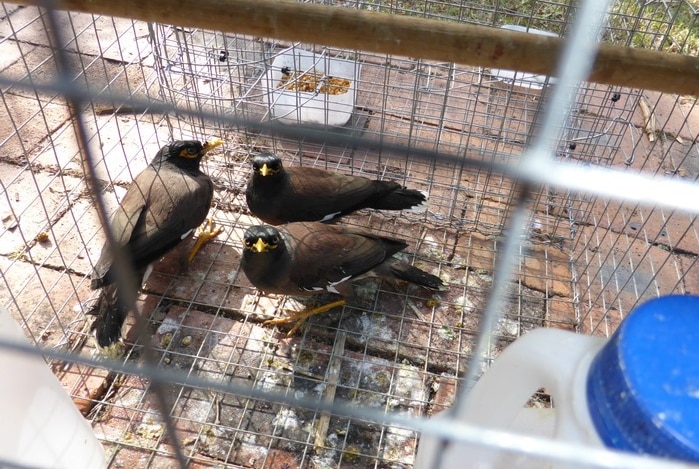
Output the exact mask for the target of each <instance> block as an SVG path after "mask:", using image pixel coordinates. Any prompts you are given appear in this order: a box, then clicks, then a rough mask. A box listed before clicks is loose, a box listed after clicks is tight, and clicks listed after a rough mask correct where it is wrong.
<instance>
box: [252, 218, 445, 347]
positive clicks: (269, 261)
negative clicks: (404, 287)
mask: <svg viewBox="0 0 699 469" xmlns="http://www.w3.org/2000/svg"><path fill="white" fill-rule="evenodd" d="M243 242H244V245H245V249H244V251H243V259H242V268H243V272H245V275H246V276H247V277H248V279H249V280H250V282H251V283H252V284H253V285H255V287H257V288H258V289H260V290H262V291H263V292H265V293H276V294H281V295H290V296H310V295H314V294H318V293H323V292H330V293H336V294H339V295H341V296H342V297H343V298H347V299H349V298H351V297H352V296H353V289H352V282H354V281H355V280H357V279H359V278H362V277H367V276H378V277H381V278H383V279H387V280H389V281H401V280H402V281H406V282H410V283H414V284H416V285H419V286H421V287H424V288H428V289H431V290H443V289H444V283H442V281H441V280H440V279H439V277H436V276H434V275H432V274H428V273H427V272H423V271H422V270H420V269H418V268H417V267H413V266H411V265H410V264H408V263H406V262H402V261H400V260H399V259H396V258H395V257H393V255H394V254H396V253H397V252H399V251H402V250H403V249H405V248H406V247H407V246H408V245H407V243H406V242H405V241H403V240H400V239H395V238H389V237H385V236H379V235H376V234H373V233H370V232H368V231H364V230H360V229H357V228H350V227H344V226H338V225H332V224H325V223H317V222H296V223H288V224H286V225H283V226H280V227H274V226H270V225H255V226H252V227H250V228H248V229H247V230H246V231H245V235H244V239H243ZM343 304H345V299H342V300H339V301H336V302H333V303H330V304H328V305H325V306H322V307H320V308H315V309H310V310H306V311H301V312H297V313H295V314H294V315H293V316H290V317H285V318H279V319H273V320H271V321H267V324H281V323H286V322H293V321H297V324H296V325H295V327H294V328H293V329H292V330H291V331H290V332H289V334H291V333H293V332H294V331H295V330H296V329H297V328H298V327H299V326H300V325H301V323H302V322H303V321H304V320H305V319H306V318H308V317H310V316H313V315H315V314H319V313H323V312H326V311H328V310H330V309H332V308H335V307H338V306H342V305H343Z"/></svg>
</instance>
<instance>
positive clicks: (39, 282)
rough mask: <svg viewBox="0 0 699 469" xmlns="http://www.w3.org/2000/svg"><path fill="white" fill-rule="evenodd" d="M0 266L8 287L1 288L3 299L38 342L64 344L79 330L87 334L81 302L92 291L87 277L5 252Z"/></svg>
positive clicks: (2, 301) (79, 332)
mask: <svg viewBox="0 0 699 469" xmlns="http://www.w3.org/2000/svg"><path fill="white" fill-rule="evenodd" d="M0 269H2V273H3V279H4V284H5V287H6V288H2V289H0V303H2V304H3V305H5V306H6V307H7V309H8V311H9V312H10V314H12V316H13V317H14V318H15V320H17V321H18V322H19V323H20V324H21V325H22V326H23V327H25V332H27V335H28V336H29V338H30V339H31V340H32V341H33V342H34V343H36V344H37V345H40V346H43V347H62V346H64V345H65V344H67V343H68V342H69V341H72V340H73V338H74V337H73V336H74V335H75V334H77V335H80V334H83V332H82V324H83V321H84V314H83V311H82V309H81V307H80V305H81V304H82V303H84V302H85V301H87V300H88V298H89V297H90V294H91V291H90V288H89V285H88V284H87V282H86V281H85V279H84V278H83V277H80V276H77V275H72V274H68V273H65V272H60V271H56V270H52V269H44V268H39V267H37V266H35V265H32V264H29V263H27V262H24V261H20V260H15V261H13V260H10V259H8V258H6V257H3V256H0Z"/></svg>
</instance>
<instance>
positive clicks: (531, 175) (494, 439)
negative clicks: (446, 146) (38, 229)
mask: <svg viewBox="0 0 699 469" xmlns="http://www.w3.org/2000/svg"><path fill="white" fill-rule="evenodd" d="M2 83H3V84H7V85H16V84H17V83H16V82H14V81H12V80H5V81H4V82H2ZM52 85H56V86H52ZM52 85H49V86H47V87H42V86H40V85H39V84H35V86H33V87H31V88H28V89H29V90H34V91H47V92H53V93H62V94H65V95H66V96H68V97H72V98H73V99H76V100H81V99H85V97H86V96H91V95H90V94H86V93H85V92H84V90H80V89H76V88H75V87H73V86H70V85H67V84H65V83H60V82H59V83H54V84H52ZM91 97H92V98H93V99H95V101H99V99H100V97H99V96H91ZM109 98H112V99H114V98H116V99H115V100H116V101H117V102H126V103H129V104H132V105H134V106H135V107H138V105H145V106H150V109H153V110H155V111H167V112H172V111H178V112H181V113H182V114H184V115H196V116H197V118H199V116H202V117H204V118H206V119H207V121H209V122H210V121H212V120H213V119H214V118H218V116H217V115H211V114H207V113H199V112H197V113H196V114H193V113H192V112H189V113H188V112H187V110H185V111H183V110H181V109H179V108H177V109H175V108H173V107H172V106H168V105H163V106H160V107H158V106H153V104H152V103H150V102H147V101H146V102H139V100H137V99H136V100H135V99H132V98H131V97H130V96H128V95H125V96H121V97H119V96H110V97H109ZM42 117H43V114H42ZM229 122H230V123H231V124H234V125H239V126H242V125H247V126H248V127H250V128H254V127H255V126H256V124H257V123H256V122H255V121H245V120H243V119H236V118H233V119H229ZM46 126H47V127H48V124H47V123H46ZM257 127H258V128H264V127H265V126H261V125H259V124H257ZM266 130H270V129H266ZM273 130H274V131H275V132H277V133H278V134H280V135H284V134H286V136H287V137H291V136H293V134H294V132H293V131H291V130H289V129H273ZM313 135H315V136H316V137H320V138H321V139H322V140H328V139H329V138H330V139H335V140H336V141H337V142H339V143H342V144H352V145H356V146H358V147H362V146H364V147H365V148H367V149H381V150H382V151H383V152H385V153H389V152H390V151H391V150H392V151H393V152H394V153H400V152H404V151H408V150H409V152H410V154H411V156H412V157H413V158H415V160H416V161H420V160H424V161H426V162H427V163H430V162H432V161H434V160H435V157H436V156H438V155H436V154H435V152H434V151H433V150H430V151H425V150H423V149H420V148H406V147H404V146H402V145H393V146H392V145H391V144H389V143H386V142H379V143H377V142H376V141H375V140H372V139H366V138H361V137H359V138H357V137H354V136H352V137H351V138H350V137H347V136H332V137H327V136H324V135H318V134H313V133H308V134H305V135H304V136H305V137H307V138H312V137H313ZM84 147H85V148H86V154H87V157H88V161H90V160H89V157H90V156H92V157H93V161H97V160H98V159H97V158H94V156H95V155H94V153H92V155H91V149H90V146H89V145H84ZM144 153H145V152H144ZM509 156H510V155H508V154H504V155H502V159H501V160H500V161H507V158H508V157H509ZM439 157H440V161H444V162H447V163H451V164H453V165H454V166H455V167H456V166H457V165H462V161H461V160H460V159H456V158H455V157H454V156H453V155H448V154H447V155H439ZM319 161H320V160H319ZM326 161H327V160H323V163H322V164H327V162H326ZM467 163H468V164H469V166H473V167H477V168H482V169H483V170H487V171H488V172H487V173H484V175H483V177H486V178H491V177H493V176H492V172H493V171H495V172H496V173H501V174H504V175H505V176H507V177H512V178H515V179H519V180H522V181H525V182H528V183H530V184H539V183H548V182H551V185H552V187H555V188H561V189H563V190H570V188H571V187H578V188H579V187H584V188H585V190H586V191H587V192H589V193H592V194H594V193H604V194H609V193H610V192H611V193H614V194H616V195H621V198H623V199H625V200H631V201H633V200H634V195H635V194H634V193H626V192H624V191H623V188H622V189H618V188H615V187H612V188H601V189H600V188H598V187H596V186H595V183H596V181H595V179H590V177H592V178H594V177H595V176H598V175H604V176H605V178H609V180H611V179H613V180H615V181H621V182H622V183H624V182H625V183H627V184H628V185H629V186H633V185H634V184H638V183H639V182H641V181H643V182H645V181H646V179H645V178H642V177H638V176H637V175H631V174H624V173H621V174H620V173H619V172H618V171H615V172H609V171H604V172H600V171H596V170H595V169H593V168H584V167H583V168H581V167H580V166H578V165H576V164H560V163H556V164H555V165H553V164H551V163H546V164H542V165H540V166H539V167H538V168H536V169H537V170H536V171H535V170H533V169H531V168H526V167H525V168H521V167H513V166H509V165H507V164H504V163H498V160H497V159H495V158H493V161H488V160H486V161H483V160H479V159H478V158H473V159H471V160H469V161H467ZM93 166H94V164H93ZM542 170H544V171H542ZM549 170H557V171H560V172H561V173H563V174H564V175H567V176H568V177H569V179H567V180H558V179H556V180H554V179H555V178H554V177H553V176H551V175H549V174H548V171H549ZM566 170H567V172H566ZM577 178H580V179H581V181H580V182H576V181H574V180H573V179H577ZM664 182H665V181H655V182H652V181H651V182H650V183H649V185H647V186H645V187H644V190H648V192H649V193H650V195H649V196H647V199H646V200H649V201H655V200H656V197H654V196H653V194H652V191H653V190H654V189H663V188H665V187H671V188H683V187H684V189H686V190H687V191H688V192H687V193H688V194H689V195H693V196H695V195H696V187H694V186H693V185H688V184H674V181H673V184H667V185H666V184H664ZM576 184H577V185H576ZM37 187H39V186H38V185H37ZM5 195H6V197H9V194H8V192H7V191H6V192H5ZM545 195H547V194H545V191H543V190H542V191H541V192H540V197H544V196H545ZM678 195H679V197H678ZM681 197H682V195H681V194H671V195H670V196H669V197H666V198H665V202H666V203H668V205H669V206H670V207H673V206H682V205H681V204H682V203H685V200H682V199H681ZM37 200H42V201H43V199H41V198H38V199H37ZM691 210H696V209H695V208H694V207H691ZM44 211H45V212H47V213H48V212H51V210H50V209H49V208H48V207H46V208H44ZM480 213H482V214H484V212H480ZM56 214H57V213H51V215H53V217H54V218H55V215H56ZM515 215H519V216H520V217H524V218H525V219H526V216H525V215H526V213H525V212H522V211H515V212H504V213H502V216H503V218H505V219H507V218H508V217H512V216H515ZM483 216H484V215H483ZM509 220H510V223H509V225H510V226H516V225H512V224H511V220H512V218H509ZM20 229H21V227H20ZM512 231H516V230H512ZM510 236H513V235H512V232H510ZM23 238H25V239H30V238H31V237H30V236H23ZM682 238H684V236H680V239H682ZM510 239H514V238H510ZM517 244H519V243H517ZM59 253H60V251H59ZM517 257H518V256H517V255H513V256H506V257H505V258H506V259H511V260H512V259H516V258H517ZM496 272H498V273H502V275H501V277H502V278H503V279H504V278H506V277H507V276H506V275H505V274H504V273H505V272H506V271H505V270H500V269H498V270H497V271H496ZM590 274H594V273H593V272H590ZM36 277H39V276H38V274H36ZM496 280H497V277H496ZM520 287H521V284H520ZM49 297H50V296H49ZM375 309H376V308H375ZM54 310H60V309H59V308H58V307H55V309H54ZM217 314H219V313H217ZM605 317H606V316H605ZM66 329H69V327H66ZM240 337H242V335H241V336H240ZM307 339H309V338H308V337H307V336H304V340H307ZM436 351H438V350H435V352H436ZM46 353H47V355H49V356H54V357H56V358H58V359H67V360H69V361H79V362H81V363H86V364H89V365H91V366H95V365H96V366H102V364H97V363H95V362H94V361H92V360H85V361H81V360H82V359H80V358H79V357H78V358H76V357H73V356H68V357H66V356H64V355H61V354H60V353H58V352H52V351H47V352H46ZM170 353H171V354H172V355H178V353H177V352H176V351H170ZM180 355H182V354H181V353H180ZM196 355H197V356H199V353H198V352H197V354H196ZM396 357H399V356H398V355H396ZM164 360H165V357H164V356H163V357H162V358H161V363H162V362H163V361H164ZM108 368H110V369H113V370H117V371H130V372H131V373H132V374H134V375H137V376H148V377H149V378H150V379H151V380H154V381H159V377H160V374H159V372H158V370H157V369H151V368H147V365H146V368H139V369H135V368H128V362H127V363H126V364H121V363H109V364H108ZM472 368H473V367H470V369H472ZM456 369H459V370H461V369H462V368H461V367H458V366H457V368H456ZM166 374H167V373H166ZM162 382H166V383H168V382H169V383H173V382H176V383H183V384H187V385H191V386H192V387H197V386H198V387H199V388H205V389H216V390H220V391H223V392H227V393H230V392H232V393H235V394H237V395H240V396H246V395H250V396H251V397H255V398H261V400H262V401H265V402H279V403H284V404H286V405H289V406H292V407H299V405H300V404H303V402H304V401H303V399H296V396H294V398H293V399H291V398H290V397H289V396H288V395H281V396H278V395H275V394H274V393H267V392H265V393H259V394H251V393H252V392H254V391H255V390H256V389H255V388H254V387H253V388H250V387H245V386H238V385H236V383H230V384H227V385H226V386H224V387H223V388H224V389H221V385H220V383H217V382H215V381H214V382H212V381H208V380H203V382H201V381H197V377H196V376H192V375H191V374H184V376H180V377H177V375H176V374H175V375H168V376H167V377H164V378H163V380H162ZM357 389H358V388H357ZM277 398H278V399H277ZM211 405H212V406H214V405H215V400H214V401H212V404H211ZM124 407H128V405H127V404H124ZM307 408H308V409H311V410H319V411H323V410H324V411H331V412H332V413H333V414H334V415H345V416H347V417H352V418H354V419H366V420H368V421H372V422H377V423H391V424H395V425H398V426H400V425H405V426H407V428H412V429H417V430H420V429H422V430H424V431H427V432H432V433H436V434H441V435H442V436H446V437H449V438H452V439H455V440H460V441H470V442H475V443H480V444H490V445H493V446H494V447H498V448H502V447H503V446H506V445H505V442H507V443H513V444H512V446H511V448H516V447H518V445H517V443H519V448H520V449H521V448H522V447H524V446H527V445H531V446H530V448H531V449H529V450H528V452H529V454H538V455H541V456H549V457H552V458H556V457H558V458H560V459H561V460H569V458H572V457H574V458H575V459H576V460H577V461H579V462H583V463H590V464H592V465H593V466H594V465H595V464H596V465H597V466H596V467H611V466H610V464H617V463H625V464H627V465H630V466H634V467H644V466H643V465H642V464H646V465H649V464H650V463H651V462H649V461H644V462H639V461H637V460H636V459H634V458H631V459H623V458H620V459H614V458H611V459H606V460H605V461H604V462H602V460H601V457H602V456H605V457H608V454H606V453H594V452H592V453H588V450H585V451H584V453H585V454H582V453H583V451H581V450H580V448H574V447H573V448H571V447H569V446H566V445H550V444H549V443H547V447H546V448H544V447H543V446H542V445H541V442H536V440H534V441H530V440H528V439H522V438H519V439H518V438H512V437H508V436H505V435H501V434H499V433H497V432H494V433H489V432H480V431H479V430H478V429H473V428H469V427H467V426H460V425H458V424H456V425H454V426H453V427H449V428H448V429H446V430H444V429H441V428H434V427H435V425H431V424H430V422H415V421H412V420H409V421H407V422H404V421H403V419H401V418H400V416H399V415H398V416H397V415H394V414H391V413H388V414H384V413H383V412H381V413H377V412H371V411H369V410H368V409H359V410H356V409H354V410H352V408H350V410H347V413H345V411H344V410H343V406H342V405H339V404H337V405H333V406H327V405H325V404H323V403H318V402H317V401H316V400H309V402H307ZM365 414H368V415H365ZM162 415H163V417H164V418H165V419H166V420H167V419H168V418H169V416H170V412H163V413H162ZM440 427H441V424H440ZM457 434H458V435H457ZM508 438H509V439H508ZM231 448H232V447H231ZM550 448H552V449H550ZM503 450H505V448H503ZM557 451H558V452H557ZM595 458H600V459H595ZM637 464H641V465H637ZM663 464H665V463H663ZM666 467H667V466H666Z"/></svg>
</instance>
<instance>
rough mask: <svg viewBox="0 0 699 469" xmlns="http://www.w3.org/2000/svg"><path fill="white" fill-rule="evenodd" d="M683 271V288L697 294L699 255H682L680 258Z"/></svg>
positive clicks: (698, 292)
mask: <svg viewBox="0 0 699 469" xmlns="http://www.w3.org/2000/svg"><path fill="white" fill-rule="evenodd" d="M680 263H681V265H682V272H683V273H684V279H683V281H684V288H685V290H686V292H687V293H692V294H694V295H699V257H697V256H682V257H681V258H680Z"/></svg>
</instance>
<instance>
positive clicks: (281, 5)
mask: <svg viewBox="0 0 699 469" xmlns="http://www.w3.org/2000/svg"><path fill="white" fill-rule="evenodd" d="M14 2H15V3H20V4H24V5H46V4H50V5H53V6H54V7H55V8H57V9H59V10H70V11H78V12H84V13H94V14H100V15H108V16H118V17H124V18H133V19H137V20H142V21H153V22H159V23H165V24H173V25H177V26H183V27H196V28H202V29H209V30H217V31H226V32H231V33H238V34H247V35H253V36H261V37H272V38H277V39H283V40H289V41H301V42H308V43H315V44H322V45H327V46H333V47H340V48H346V49H358V50H363V51H369V52H379V53H384V54H391V55H401V56H407V57H419V58H424V59H431V60H438V61H445V62H455V63H459V64H468V65H476V66H482V67H491V68H504V69H511V70H520V71H523V72H530V73H536V74H546V75H551V74H553V73H554V71H555V64H556V59H557V57H558V55H559V51H560V49H561V47H562V40H561V39H559V38H555V37H547V36H539V35H535V34H526V33H521V32H516V31H508V30H502V29H497V28H488V27H484V26H475V25H468V24H459V23H450V22H445V21H438V20H432V19H424V18H415V17H409V16H402V15H391V14H384V13H375V12H369V11H363V10H357V9H350V8H340V7H333V6H326V5H319V4H311V3H300V2H295V1H289V0H54V1H51V2H49V1H46V0H14ZM589 81H592V82H597V83H605V84H609V85H618V86H625V87H631V88H642V89H652V90H658V91H663V92H671V93H678V94H691V95H696V96H699V58H697V57H690V56H686V55H679V54H672V53H665V52H657V51H652V50H645V49H635V48H628V47H620V46H613V45H609V44H602V45H601V47H600V49H599V52H598V54H597V58H596V60H595V63H594V66H593V69H592V73H591V75H590V77H589Z"/></svg>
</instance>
